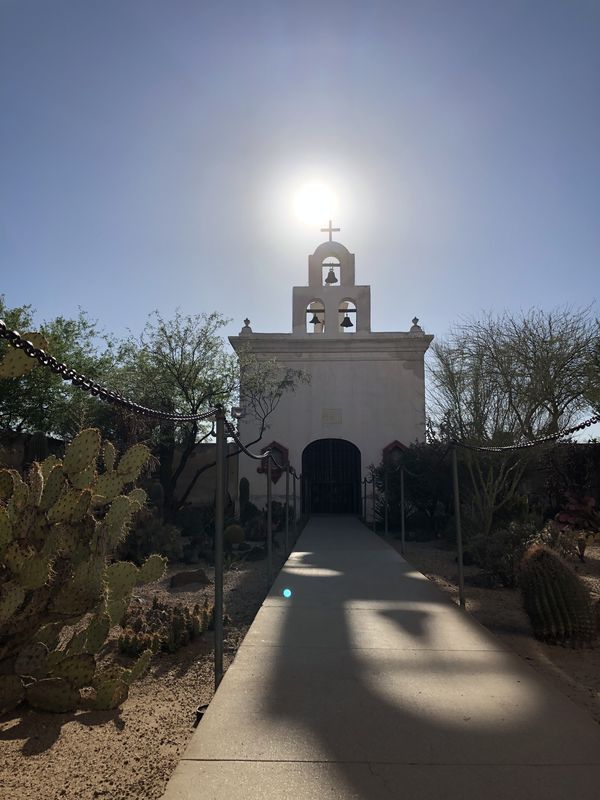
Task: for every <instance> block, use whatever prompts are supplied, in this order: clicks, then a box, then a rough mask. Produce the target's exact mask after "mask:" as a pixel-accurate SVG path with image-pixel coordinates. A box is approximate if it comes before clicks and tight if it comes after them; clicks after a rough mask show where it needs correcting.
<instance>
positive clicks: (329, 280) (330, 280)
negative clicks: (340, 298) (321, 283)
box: [325, 267, 338, 285]
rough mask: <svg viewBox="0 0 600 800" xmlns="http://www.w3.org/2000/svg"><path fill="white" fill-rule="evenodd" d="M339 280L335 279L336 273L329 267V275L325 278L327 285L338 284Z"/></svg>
mask: <svg viewBox="0 0 600 800" xmlns="http://www.w3.org/2000/svg"><path fill="white" fill-rule="evenodd" d="M337 282H338V279H337V278H336V277H335V272H334V271H333V267H329V274H328V275H327V277H326V278H325V283H328V284H330V285H331V284H332V283H337Z"/></svg>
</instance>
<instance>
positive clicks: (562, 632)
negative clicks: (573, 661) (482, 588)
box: [519, 544, 597, 647]
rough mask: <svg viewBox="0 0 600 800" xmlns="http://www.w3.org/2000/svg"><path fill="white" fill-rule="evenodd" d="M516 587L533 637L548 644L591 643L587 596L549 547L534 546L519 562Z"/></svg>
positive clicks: (590, 611) (592, 618)
mask: <svg viewBox="0 0 600 800" xmlns="http://www.w3.org/2000/svg"><path fill="white" fill-rule="evenodd" d="M519 586H520V588H521V594H522V597H523V605H524V607H525V611H526V612H527V614H528V615H529V619H530V621H531V625H532V627H533V632H534V635H535V637H536V638H537V639H541V640H542V641H545V642H549V643H550V644H568V645H571V646H573V647H576V646H578V645H583V644H591V643H592V642H593V640H594V639H595V637H596V635H597V622H596V614H595V613H594V607H593V606H592V602H591V598H590V593H589V591H588V590H587V588H586V586H585V585H584V583H583V581H582V580H581V578H580V577H579V576H578V575H577V573H576V572H575V571H574V570H573V569H572V568H571V567H570V566H569V565H568V564H567V563H566V562H565V561H563V559H562V558H561V557H560V556H559V555H558V554H557V553H556V552H555V551H554V550H551V549H550V548H549V547H546V546H545V545H541V544H533V545H531V547H530V548H529V549H528V550H527V551H526V552H525V555H524V556H523V559H522V561H521V567H520V573H519Z"/></svg>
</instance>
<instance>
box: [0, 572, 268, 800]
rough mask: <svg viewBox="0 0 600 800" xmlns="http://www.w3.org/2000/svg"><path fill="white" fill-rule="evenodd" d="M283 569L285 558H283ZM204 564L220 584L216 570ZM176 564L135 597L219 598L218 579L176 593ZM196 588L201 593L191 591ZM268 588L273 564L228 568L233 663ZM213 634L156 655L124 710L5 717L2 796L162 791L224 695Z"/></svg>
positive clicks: (30, 798) (62, 797)
mask: <svg viewBox="0 0 600 800" xmlns="http://www.w3.org/2000/svg"><path fill="white" fill-rule="evenodd" d="M274 562H275V566H276V568H277V569H278V568H279V562H277V561H276V559H274ZM199 566H202V567H204V569H205V571H206V575H207V577H208V578H209V579H210V580H211V581H212V579H213V576H214V570H213V569H212V568H210V567H208V566H207V565H203V564H201V565H199ZM195 568H196V567H195V566H194V567H190V566H189V565H186V564H180V565H173V566H172V567H171V568H170V569H169V571H168V574H167V576H166V577H165V578H164V579H163V580H162V581H160V582H159V583H156V584H152V585H150V586H145V587H137V589H136V590H135V592H134V595H135V596H137V597H138V598H139V599H140V600H141V601H142V602H143V603H144V604H147V605H150V604H151V602H152V597H153V596H154V595H158V597H159V600H161V601H165V600H170V601H171V602H173V603H175V602H180V603H184V604H186V605H192V606H193V605H194V603H202V601H203V599H204V597H205V596H208V597H209V599H212V597H213V591H214V587H213V585H212V584H211V585H209V586H205V587H200V586H199V585H198V584H194V585H192V586H188V587H182V588H181V589H170V588H169V580H170V577H171V575H173V574H174V573H175V572H179V571H184V570H190V569H195ZM188 589H191V591H188ZM266 593H267V572H266V562H265V561H264V560H263V561H256V562H250V563H244V562H240V563H237V564H234V565H233V567H232V568H231V569H230V570H229V571H227V572H226V573H225V580H224V597H225V609H226V612H227V613H228V615H229V616H230V617H231V623H232V624H231V625H230V626H229V627H227V628H226V629H225V637H226V638H225V644H224V662H225V667H227V666H229V664H230V663H231V661H232V660H233V658H234V656H235V653H236V651H237V649H238V647H239V645H240V643H241V642H242V640H243V638H244V636H245V635H246V631H247V630H248V628H249V627H250V625H251V623H252V620H253V619H254V617H255V615H256V613H257V611H258V609H259V608H260V605H261V603H262V601H263V600H264V598H265V596H266ZM213 670H214V664H213V635H212V634H211V633H205V634H203V635H202V636H201V637H200V639H197V640H195V641H194V642H192V643H191V644H190V645H188V646H187V647H183V648H181V649H180V650H178V651H177V652H176V653H174V654H169V653H158V654H156V655H155V657H154V659H153V662H152V665H151V668H150V670H149V672H148V674H147V675H146V676H145V677H144V678H143V679H141V680H140V681H138V682H137V683H134V684H133V686H132V687H131V691H130V694H129V698H128V700H127V701H126V702H125V703H124V705H123V707H122V708H121V709H120V710H118V711H96V710H92V709H85V708H82V709H81V710H78V711H77V712H75V713H72V714H45V713H39V712H33V711H28V710H24V709H23V708H22V707H21V708H19V709H17V710H16V711H14V712H12V713H11V714H6V715H3V716H2V717H0V797H2V798H3V800H4V798H6V799H7V800H93V799H95V798H102V800H155V798H159V797H161V795H162V794H163V792H164V788H165V786H166V783H167V781H168V779H169V777H170V775H171V773H172V772H173V770H174V769H175V766H176V764H177V762H178V761H179V759H180V757H181V755H182V753H183V751H184V749H185V746H186V745H187V742H188V741H189V739H190V736H191V734H192V730H193V728H192V725H193V722H194V720H195V710H196V708H197V707H198V706H199V705H203V704H207V703H209V702H210V700H211V698H212V695H213V692H214V671H213Z"/></svg>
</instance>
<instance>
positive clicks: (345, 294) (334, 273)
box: [292, 220, 371, 339]
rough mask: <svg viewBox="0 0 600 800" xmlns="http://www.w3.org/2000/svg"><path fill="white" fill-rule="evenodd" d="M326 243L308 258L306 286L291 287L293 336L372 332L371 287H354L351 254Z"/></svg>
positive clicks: (336, 244)
mask: <svg viewBox="0 0 600 800" xmlns="http://www.w3.org/2000/svg"><path fill="white" fill-rule="evenodd" d="M321 230H322V231H323V232H326V233H327V232H328V233H329V241H327V242H323V244H320V245H319V246H318V247H317V249H316V250H315V252H314V253H313V254H312V255H311V256H309V257H308V286H294V287H293V290H292V294H293V301H292V304H293V312H292V331H293V333H292V335H293V336H294V337H296V336H311V337H312V336H325V337H327V338H336V339H338V338H341V337H346V336H348V335H355V336H359V337H360V336H361V335H364V334H368V333H370V332H371V287H370V286H357V285H356V283H355V270H354V253H351V252H350V251H349V250H348V249H347V248H346V247H344V245H343V244H340V243H339V242H334V241H333V239H332V233H333V232H334V231H339V230H340V229H339V228H334V227H333V226H332V224H331V220H330V222H329V227H328V228H322V229H321Z"/></svg>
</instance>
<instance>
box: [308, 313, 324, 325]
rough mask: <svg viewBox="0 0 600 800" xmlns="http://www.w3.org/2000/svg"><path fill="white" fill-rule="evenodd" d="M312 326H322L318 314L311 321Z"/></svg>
mask: <svg viewBox="0 0 600 800" xmlns="http://www.w3.org/2000/svg"><path fill="white" fill-rule="evenodd" d="M310 324H311V325H320V324H321V320H320V319H319V318H318V317H317V315H316V314H313V315H312V319H311V321H310Z"/></svg>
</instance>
